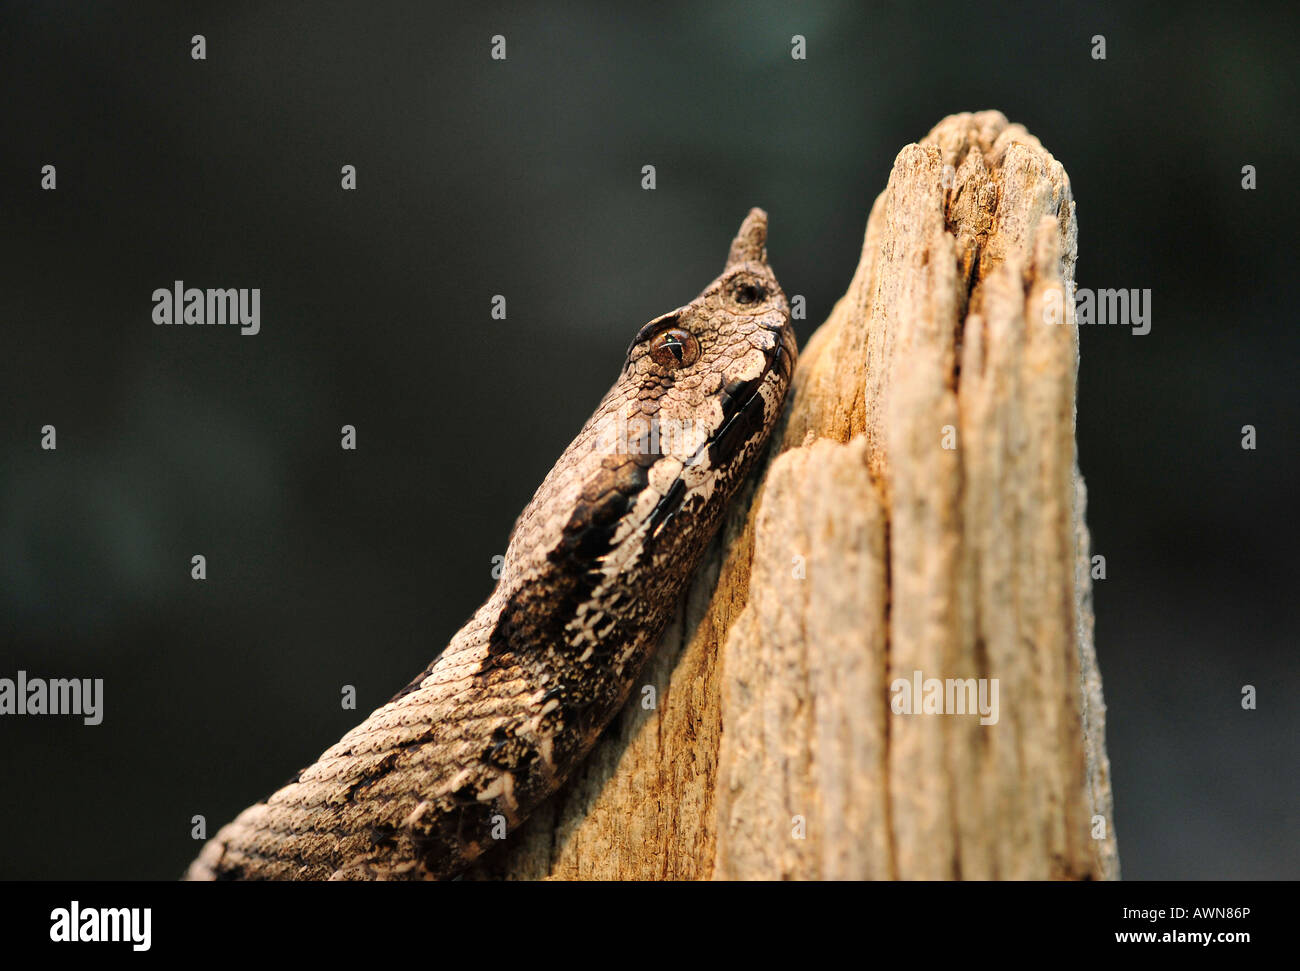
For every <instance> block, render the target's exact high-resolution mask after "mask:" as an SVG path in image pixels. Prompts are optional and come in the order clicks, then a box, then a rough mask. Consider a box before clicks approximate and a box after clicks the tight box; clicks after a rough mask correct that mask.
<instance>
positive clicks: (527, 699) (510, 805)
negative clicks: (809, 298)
mask: <svg viewBox="0 0 1300 971" xmlns="http://www.w3.org/2000/svg"><path fill="white" fill-rule="evenodd" d="M766 240H767V216H766V214H765V213H764V212H763V211H762V210H760V209H754V210H752V211H751V212H750V213H749V215H748V216H747V217H746V219H745V221H744V223H743V224H742V225H741V227H740V231H739V232H738V234H737V235H736V238H735V240H734V241H733V242H732V244H731V249H730V252H729V254H728V258H727V263H726V267H725V268H724V269H723V271H722V273H721V275H719V276H718V277H717V279H715V280H714V281H713V282H712V283H710V284H709V285H708V286H707V287H706V288H705V289H704V291H703V292H702V293H701V294H700V295H699V296H698V297H696V298H695V299H694V300H692V301H691V302H690V303H688V304H686V305H685V306H682V307H679V308H677V309H676V310H674V311H672V312H670V313H667V314H664V315H662V316H660V317H656V318H655V319H654V320H652V321H650V322H649V323H648V324H646V325H645V326H644V327H642V328H641V329H640V330H639V331H638V332H637V334H636V336H635V337H634V338H633V340H632V344H631V346H630V348H629V349H628V353H627V360H626V362H625V363H624V365H623V369H622V372H621V373H620V375H619V378H618V380H617V381H616V382H615V383H614V386H613V387H612V388H610V390H609V392H608V393H607V394H606V395H605V397H604V399H603V400H602V401H601V403H600V405H599V407H597V409H596V411H595V413H594V414H593V415H592V416H591V418H590V419H588V420H587V422H586V424H585V425H583V427H582V430H581V431H580V432H579V433H578V436H577V437H576V438H575V439H574V440H573V442H572V443H570V445H569V446H568V448H566V449H565V450H564V453H563V454H562V455H561V456H560V458H559V460H558V461H557V462H556V463H555V465H554V467H552V469H551V471H550V472H549V473H548V474H547V476H546V478H545V480H544V481H543V482H542V484H541V486H540V487H539V488H538V490H537V492H536V494H535V495H534V496H533V498H532V500H531V501H530V502H529V503H528V505H527V507H526V508H525V509H524V511H523V512H522V513H521V514H520V516H519V519H518V521H517V522H516V523H515V528H514V531H513V532H512V533H511V537H510V542H509V545H508V548H507V551H506V555H505V560H504V562H503V563H502V569H501V575H500V578H499V580H498V582H497V585H496V588H495V589H494V591H493V593H492V595H491V597H490V598H489V599H488V601H487V602H486V603H484V604H483V606H482V607H480V608H479V609H478V611H477V612H476V613H475V614H474V616H473V617H472V618H471V619H470V621H469V622H468V623H467V624H466V625H465V626H464V627H463V628H461V630H460V631H459V632H457V633H456V635H455V636H454V637H453V638H452V639H451V642H450V643H449V644H448V645H447V647H446V648H445V649H444V650H443V651H442V652H441V653H440V654H439V655H438V656H437V658H436V659H435V660H434V661H433V663H431V664H430V665H429V666H428V667H427V668H426V669H425V670H424V671H422V672H421V673H420V674H419V675H417V676H416V677H415V678H414V679H413V680H412V681H411V682H410V683H409V684H408V685H407V686H406V687H405V688H403V689H402V690H401V691H400V692H398V693H397V694H396V695H395V696H394V697H393V698H392V700H390V701H389V702H388V703H387V704H385V705H384V706H383V707H381V708H379V709H378V710H376V711H374V712H373V713H372V714H371V715H370V716H369V717H368V718H366V719H365V721H363V722H362V723H361V724H360V725H358V726H356V727H355V728H353V729H352V730H351V731H349V732H348V733H347V734H346V735H344V736H343V738H341V739H340V740H339V741H338V743H337V744H335V745H334V746H332V747H331V748H329V749H328V750H326V751H325V753H324V754H322V755H321V757H320V758H319V760H317V761H316V762H315V763H314V764H313V765H311V766H308V767H307V768H306V769H303V770H302V771H301V772H299V773H298V774H297V775H296V776H294V778H293V779H292V780H290V781H289V782H288V783H287V784H286V785H284V786H283V787H282V788H281V789H279V790H278V791H277V792H275V793H274V794H272V795H271V796H269V797H268V798H267V799H266V800H264V801H263V802H259V803H257V804H255V805H253V806H251V807H249V808H248V809H246V810H244V812H242V813H241V814H240V815H239V816H238V817H237V818H236V819H235V820H234V821H233V822H231V823H229V824H228V825H226V826H225V827H223V828H222V829H221V830H220V831H219V832H218V833H217V834H216V836H214V837H213V838H212V839H211V840H209V841H208V842H207V844H206V845H205V846H204V848H203V850H202V852H201V853H200V855H199V857H198V858H197V859H196V860H195V861H194V862H193V863H192V864H191V865H190V867H189V870H188V871H187V873H186V878H187V879H192V880H204V879H207V880H212V879H215V880H223V879H232V880H237V879H245V880H326V879H336V880H358V879H439V878H446V877H452V876H455V875H456V874H457V873H458V872H459V871H460V870H462V869H463V868H464V867H465V866H467V865H468V864H469V863H470V862H471V861H473V860H474V859H475V857H477V856H478V855H479V854H480V853H481V852H483V851H484V850H485V849H487V848H488V847H489V846H491V845H493V842H492V841H493V839H496V838H500V836H501V835H502V833H503V832H513V831H514V830H515V828H517V827H518V826H519V825H520V824H521V823H522V822H523V820H524V819H525V818H526V817H527V816H528V814H529V813H530V812H531V811H532V810H533V809H534V808H535V807H536V806H537V805H538V803H540V802H541V801H542V800H543V799H545V798H546V797H547V796H548V795H550V794H551V793H552V792H554V791H555V790H556V789H557V788H558V787H559V785H560V784H561V783H562V782H563V781H564V780H565V778H566V777H567V776H568V775H569V774H570V772H571V771H572V770H573V769H574V767H575V766H577V765H578V764H579V763H580V762H581V761H582V759H583V758H584V757H585V756H586V754H587V753H588V751H589V750H590V749H591V747H592V746H593V745H594V744H595V742H596V739H597V738H598V736H599V735H600V732H601V731H602V730H603V729H604V728H605V726H606V725H607V724H608V723H609V721H610V720H611V719H612V718H613V716H614V715H615V714H616V713H617V712H618V710H619V709H620V708H621V707H622V705H623V703H624V702H625V701H626V699H627V697H628V694H629V693H630V691H631V689H632V686H633V684H634V682H635V680H636V678H637V675H638V674H639V673H640V671H641V669H642V667H643V666H644V663H645V661H646V659H647V658H648V656H649V654H650V652H651V651H652V650H653V649H654V647H655V645H656V643H657V642H658V640H659V637H660V635H661V634H662V632H663V629H664V627H665V626H666V625H667V622H668V619H669V617H670V616H671V614H672V611H673V608H674V604H675V603H676V601H677V599H678V597H679V595H680V594H681V592H682V590H683V589H684V587H685V585H686V582H687V581H688V580H689V578H690V576H691V574H692V573H693V572H694V570H695V568H696V566H697V565H698V563H699V561H700V558H701V557H702V555H703V553H704V550H705V548H706V547H707V546H708V544H709V542H710V540H711V539H712V537H713V535H714V534H715V533H716V531H717V528H718V526H719V524H720V522H721V519H722V514H723V512H724V510H725V508H726V505H727V503H728V502H729V501H730V499H731V497H732V495H733V494H734V493H735V491H736V489H737V487H738V486H739V485H740V483H741V481H742V480H743V479H744V477H745V475H746V473H747V472H748V471H749V469H750V468H751V467H752V466H753V464H754V461H755V459H756V458H757V456H758V455H759V454H760V453H761V452H762V450H763V448H764V446H765V444H766V442H767V439H768V436H769V433H770V432H771V430H772V427H773V425H774V424H775V423H776V420H777V418H778V416H779V415H780V413H781V409H782V407H783V404H784V401H785V395H786V390H787V388H788V386H789V383H790V377H791V374H792V372H793V369H794V362H795V356H796V349H795V339H794V334H793V332H792V330H791V328H790V308H789V304H788V302H787V300H786V297H785V294H784V293H783V292H782V290H781V287H780V285H779V284H778V283H777V281H776V277H775V275H774V274H773V272H772V269H771V267H770V266H769V265H768V262H767V251H766V248H765V247H766Z"/></svg>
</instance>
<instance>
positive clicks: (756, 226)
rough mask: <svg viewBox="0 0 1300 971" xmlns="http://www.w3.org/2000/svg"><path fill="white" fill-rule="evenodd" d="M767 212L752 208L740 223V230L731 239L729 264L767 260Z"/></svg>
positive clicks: (728, 256) (764, 261) (763, 261)
mask: <svg viewBox="0 0 1300 971" xmlns="http://www.w3.org/2000/svg"><path fill="white" fill-rule="evenodd" d="M766 244H767V213H765V212H764V211H763V210H762V209H758V208H755V209H751V210H749V215H748V216H746V217H745V221H744V222H743V223H741V224H740V232H738V233H736V238H735V239H734V240H732V241H731V252H730V253H729V254H728V255H727V266H731V265H732V264H733V263H766V262H767V249H766V248H765V247H766Z"/></svg>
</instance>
